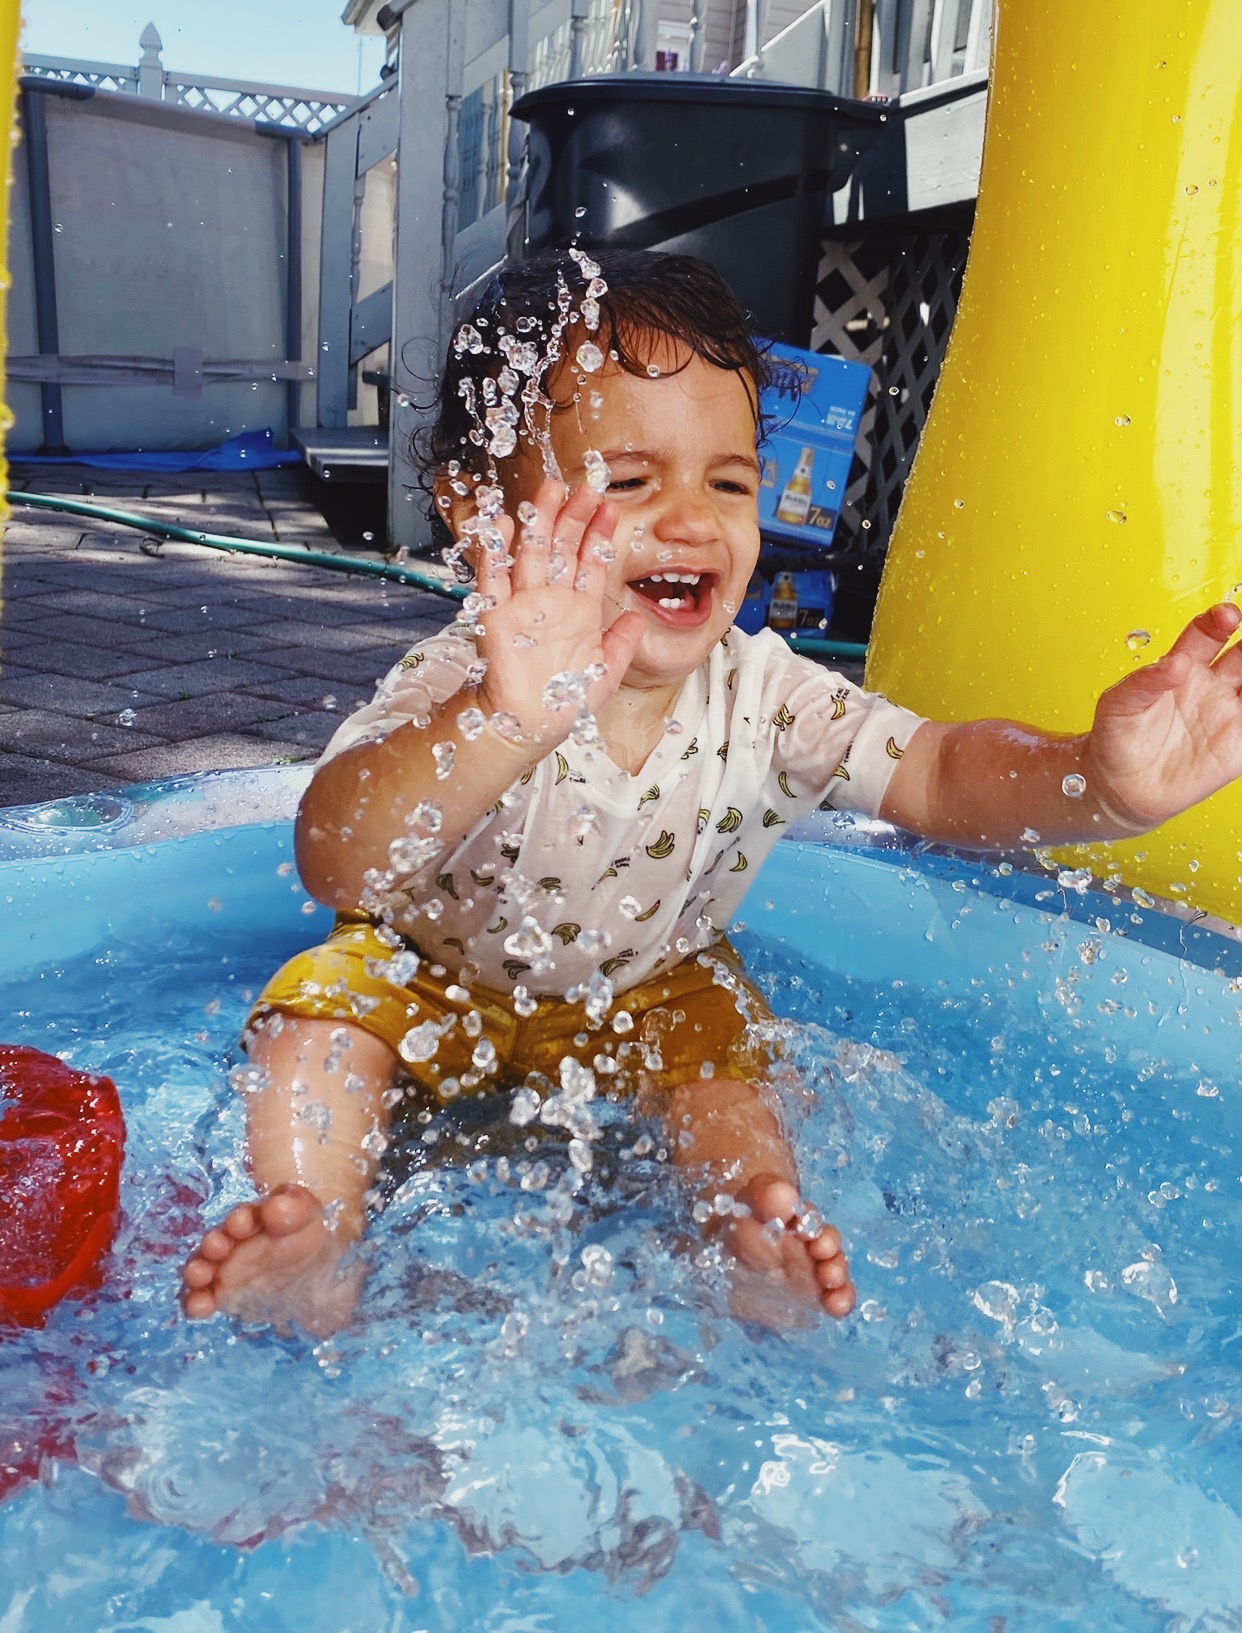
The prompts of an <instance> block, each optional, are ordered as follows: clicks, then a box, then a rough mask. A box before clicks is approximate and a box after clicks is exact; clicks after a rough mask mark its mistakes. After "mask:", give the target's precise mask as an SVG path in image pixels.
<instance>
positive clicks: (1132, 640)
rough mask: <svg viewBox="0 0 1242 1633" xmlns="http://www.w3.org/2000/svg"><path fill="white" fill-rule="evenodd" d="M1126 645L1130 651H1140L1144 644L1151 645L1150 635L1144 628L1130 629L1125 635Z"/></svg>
mask: <svg viewBox="0 0 1242 1633" xmlns="http://www.w3.org/2000/svg"><path fill="white" fill-rule="evenodd" d="M1126 645H1127V646H1128V647H1129V648H1130V651H1131V652H1141V651H1142V650H1143V648H1144V647H1145V646H1150V645H1151V636H1150V635H1149V634H1148V632H1147V631H1146V630H1145V629H1132V630H1131V631H1130V633H1129V634H1128V635H1127V636H1126Z"/></svg>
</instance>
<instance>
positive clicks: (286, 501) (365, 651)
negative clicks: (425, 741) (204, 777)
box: [0, 460, 452, 805]
mask: <svg viewBox="0 0 1242 1633" xmlns="http://www.w3.org/2000/svg"><path fill="white" fill-rule="evenodd" d="M203 484H209V486H204V485H203ZM9 485H10V487H11V488H13V489H17V490H24V491H29V492H40V493H61V494H65V495H68V496H71V497H75V498H79V497H80V498H87V499H88V500H91V499H93V500H94V502H96V503H98V504H101V505H104V506H107V507H109V508H112V509H117V510H133V511H139V512H142V513H144V514H146V515H150V516H154V517H158V518H160V519H162V520H164V521H170V522H177V523H179V524H181V525H183V526H187V527H191V528H201V529H203V530H204V531H205V532H212V533H225V534H233V535H235V536H237V537H239V538H249V539H258V540H262V541H265V542H269V541H270V542H273V543H280V544H291V545H303V546H305V547H306V548H308V549H311V550H320V551H331V552H339V551H340V550H341V542H340V540H342V539H343V540H344V541H345V545H346V548H347V549H348V550H349V552H351V553H354V552H357V551H358V550H359V549H360V547H361V548H362V549H365V548H366V545H365V543H364V541H363V539H362V533H363V532H366V531H372V530H373V528H372V526H371V525H368V524H372V523H373V521H374V513H375V505H376V498H375V495H374V494H373V493H360V494H359V495H358V500H357V506H356V518H357V521H356V522H354V523H353V525H351V520H352V518H351V510H352V509H353V507H352V506H351V504H350V501H349V499H348V497H346V496H343V495H342V496H336V495H334V496H333V504H332V505H331V506H330V507H329V509H330V513H331V515H332V520H333V526H332V527H330V526H329V524H328V522H326V521H325V519H324V516H323V514H322V513H321V511H320V509H319V508H318V506H317V504H316V503H315V502H314V499H315V497H316V495H315V494H314V490H313V488H312V486H311V479H310V478H308V477H307V476H306V475H305V474H304V473H303V472H301V471H300V470H297V469H288V470H279V471H262V472H246V473H238V474H232V473H227V474H226V473H219V472H210V473H199V474H193V473H191V474H186V475H165V474H163V473H160V474H149V473H143V472H121V471H106V472H105V471H93V470H89V469H87V468H86V467H83V466H35V465H30V466H23V465H22V463H21V462H20V460H18V461H16V462H15V463H14V464H13V465H12V466H11V467H10V473H9ZM357 523H362V524H363V525H362V526H361V527H358V526H357ZM334 528H335V531H334ZM338 536H339V537H338ZM376 537H377V539H378V537H379V534H378V533H377V534H376ZM142 540H143V535H142V534H141V533H139V532H137V531H135V530H133V529H129V528H121V527H117V526H114V525H112V524H109V523H104V522H96V521H95V520H94V519H87V518H83V517H75V516H68V515H64V514H62V513H58V512H54V511H41V510H39V511H36V510H33V509H30V508H22V507H21V506H20V504H17V505H14V507H13V512H12V516H11V519H10V522H9V525H8V528H7V529H6V532H5V538H4V542H3V546H0V805H20V804H27V803H31V802H34V801H38V800H47V799H55V798H59V797H61V796H64V795H68V794H81V793H89V792H92V791H94V790H98V789H105V788H116V787H119V786H122V785H124V784H127V783H134V782H143V781H147V780H149V779H152V778H156V777H167V776H176V775H181V774H183V773H186V772H194V771H203V770H209V769H219V768H224V767H235V766H255V765H270V764H272V763H274V762H276V761H293V760H309V759H314V758H315V757H316V756H317V755H318V753H319V751H320V749H321V748H322V746H323V744H324V743H325V742H326V741H327V739H328V737H329V736H330V735H331V733H332V732H333V730H334V729H335V728H336V726H337V724H338V723H339V722H340V720H341V718H342V717H343V715H345V714H346V713H348V712H349V711H350V710H351V709H352V708H353V707H354V706H355V704H356V703H358V702H360V701H362V700H363V699H365V698H367V697H369V696H370V694H371V690H372V686H373V684H374V682H375V680H376V678H377V677H378V676H379V675H381V674H382V673H383V672H384V671H385V670H386V669H387V668H388V667H389V665H390V664H391V663H392V662H394V661H395V659H396V658H398V657H399V656H400V655H401V653H402V652H403V651H404V650H405V649H406V647H408V646H409V645H410V644H411V643H412V642H413V641H415V640H417V639H419V638H420V637H422V636H423V635H426V634H429V633H430V632H432V631H433V630H436V629H438V628H440V627H441V626H442V625H443V624H445V623H446V622H447V621H448V620H449V618H450V617H451V616H452V608H451V606H450V604H449V603H448V602H447V601H444V600H442V599H440V598H439V597H436V596H432V595H426V594H423V593H421V592H419V591H417V590H411V589H407V588H404V587H402V586H399V585H391V584H385V583H383V582H382V581H379V580H373V579H365V578H357V577H347V576H345V575H344V574H340V573H335V572H330V571H328V570H326V569H323V568H315V567H302V566H296V565H292V564H286V563H283V562H273V561H269V560H266V559H263V558H260V557H253V556H251V557H246V556H228V555H224V554H220V553H217V552H215V551H210V550H207V549H204V548H203V547H201V546H197V545H188V544H173V543H164V544H162V545H160V546H159V548H158V553H152V554H147V553H144V550H143V548H142ZM147 548H148V550H153V549H154V547H153V546H151V545H150V544H148V546H147Z"/></svg>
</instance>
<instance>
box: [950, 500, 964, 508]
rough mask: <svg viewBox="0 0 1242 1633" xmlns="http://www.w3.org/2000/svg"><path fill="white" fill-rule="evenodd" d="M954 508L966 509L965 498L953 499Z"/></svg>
mask: <svg viewBox="0 0 1242 1633" xmlns="http://www.w3.org/2000/svg"><path fill="white" fill-rule="evenodd" d="M953 508H954V510H965V509H966V501H965V499H955V500H954V501H953Z"/></svg>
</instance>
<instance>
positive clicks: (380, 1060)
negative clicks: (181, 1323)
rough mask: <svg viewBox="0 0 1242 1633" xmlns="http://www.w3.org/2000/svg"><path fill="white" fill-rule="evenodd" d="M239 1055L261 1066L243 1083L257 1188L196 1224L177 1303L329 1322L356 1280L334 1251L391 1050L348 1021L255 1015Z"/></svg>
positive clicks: (201, 1313) (319, 1329)
mask: <svg viewBox="0 0 1242 1633" xmlns="http://www.w3.org/2000/svg"><path fill="white" fill-rule="evenodd" d="M250 1059H251V1061H252V1063H253V1065H254V1066H255V1067H257V1068H258V1069H259V1071H260V1073H261V1074H262V1077H261V1079H260V1082H259V1084H258V1086H256V1087H254V1088H252V1089H249V1090H248V1091H247V1095H246V1121H247V1130H248V1137H249V1138H248V1145H249V1151H248V1155H249V1162H250V1170H251V1173H252V1174H253V1176H254V1181H255V1187H256V1190H257V1191H258V1199H257V1201H255V1202H250V1203H243V1204H242V1205H241V1206H240V1207H237V1208H234V1209H233V1211H232V1212H231V1213H230V1214H229V1215H228V1217H227V1218H226V1219H225V1220H224V1221H223V1222H222V1223H221V1224H220V1225H218V1226H216V1228H215V1229H214V1230H209V1231H208V1232H207V1234H206V1236H204V1238H203V1240H202V1242H201V1243H200V1244H199V1246H198V1248H197V1250H196V1251H195V1253H194V1255H193V1257H192V1258H191V1259H190V1260H189V1262H188V1263H187V1265H186V1267H185V1270H184V1271H183V1273H182V1279H183V1282H184V1284H185V1286H184V1292H183V1294H182V1303H183V1306H184V1308H185V1313H186V1315H187V1316H189V1317H190V1319H191V1320H200V1319H202V1318H204V1317H206V1316H210V1315H214V1314H215V1313H216V1312H217V1311H218V1310H219V1311H223V1312H224V1313H226V1314H228V1315H235V1316H239V1317H241V1318H242V1319H243V1320H247V1321H277V1322H290V1321H294V1322H297V1323H298V1325H300V1326H302V1327H304V1328H305V1329H306V1330H307V1331H308V1332H311V1333H323V1332H330V1331H332V1330H334V1329H335V1328H337V1327H339V1326H341V1325H342V1324H343V1323H344V1322H345V1321H347V1320H348V1318H349V1315H350V1313H351V1311H352V1309H353V1307H354V1304H355V1302H356V1301H357V1296H358V1292H359V1289H360V1286H361V1282H362V1267H361V1265H360V1264H358V1263H357V1261H351V1262H350V1263H348V1264H346V1265H342V1262H341V1261H342V1260H343V1259H344V1257H345V1255H346V1254H347V1252H348V1251H349V1249H350V1248H351V1247H352V1246H353V1244H354V1243H355V1242H357V1240H358V1238H359V1237H360V1236H361V1235H362V1231H363V1227H364V1224H365V1217H366V1207H365V1202H364V1200H363V1199H364V1197H365V1195H366V1192H367V1190H368V1188H369V1187H370V1185H371V1182H372V1180H373V1178H374V1175H375V1168H376V1164H377V1160H378V1158H377V1156H376V1155H375V1151H374V1147H375V1146H376V1145H378V1144H379V1142H378V1141H377V1140H375V1138H374V1135H375V1134H376V1133H377V1132H378V1133H383V1131H384V1130H385V1129H386V1128H387V1125H388V1112H387V1110H386V1108H385V1106H384V1103H383V1101H384V1092H385V1090H387V1089H388V1088H389V1087H390V1086H391V1084H392V1080H393V1075H394V1073H395V1070H396V1066H397V1058H396V1056H395V1055H394V1054H393V1052H392V1050H391V1049H389V1047H388V1046H387V1044H385V1043H382V1042H380V1041H379V1039H377V1038H374V1037H372V1036H371V1035H370V1034H369V1033H367V1032H364V1031H362V1030H361V1029H360V1028H359V1027H356V1026H348V1025H342V1024H341V1023H340V1022H339V1021H334V1020H314V1019H304V1018H300V1017H299V1018H295V1017H292V1016H283V1017H281V1018H280V1024H279V1025H278V1026H273V1025H272V1024H271V1022H270V1021H269V1022H268V1023H267V1024H266V1025H263V1024H261V1025H260V1027H259V1029H258V1030H257V1031H256V1033H255V1035H254V1037H253V1039H252V1042H251V1044H250Z"/></svg>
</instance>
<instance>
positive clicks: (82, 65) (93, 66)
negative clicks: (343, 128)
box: [22, 23, 357, 136]
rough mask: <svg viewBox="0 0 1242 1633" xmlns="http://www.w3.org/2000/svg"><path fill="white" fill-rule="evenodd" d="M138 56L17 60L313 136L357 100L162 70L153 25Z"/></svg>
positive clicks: (56, 75) (95, 84)
mask: <svg viewBox="0 0 1242 1633" xmlns="http://www.w3.org/2000/svg"><path fill="white" fill-rule="evenodd" d="M138 44H139V45H140V47H141V48H142V56H141V58H140V60H139V61H138V62H137V64H135V66H134V67H132V68H130V67H127V66H126V65H125V64H123V63H115V62H80V61H78V60H77V59H75V58H72V57H42V56H35V55H26V56H24V57H23V58H22V73H24V74H31V75H34V76H35V77H37V78H42V79H56V80H62V81H65V82H67V83H69V84H72V85H89V86H91V87H92V88H93V89H95V90H100V91H124V92H128V93H130V94H131V95H134V96H142V97H151V98H153V99H154V100H155V101H158V102H171V103H175V104H176V105H177V106H179V107H183V108H198V109H202V110H203V111H205V112H207V113H222V114H226V115H228V116H230V117H232V118H235V119H247V120H262V121H264V122H266V123H268V124H275V125H284V126H285V127H286V128H292V129H294V130H301V131H305V132H306V134H307V135H308V136H309V135H313V134H314V133H315V132H316V131H317V130H319V129H320V128H321V127H322V126H324V125H326V124H329V123H330V122H331V121H332V120H333V119H335V118H336V117H337V116H338V115H339V114H342V113H344V112H346V110H347V109H349V108H351V107H352V106H353V105H354V103H355V102H356V101H357V98H356V97H351V96H345V95H343V94H340V93H338V92H333V91H311V90H303V89H302V88H300V87H299V86H294V85H266V84H262V83H259V82H257V81H255V80H243V79H220V78H216V77H213V76H212V75H209V74H181V73H175V72H174V71H173V70H172V69H171V68H165V67H164V63H163V59H162V57H161V55H160V53H161V51H162V50H163V41H162V40H161V39H160V37H159V34H158V32H157V31H156V28H155V25H154V24H153V23H148V24H147V26H146V28H145V29H143V31H142V35H141V37H140V39H139V41H138Z"/></svg>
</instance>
